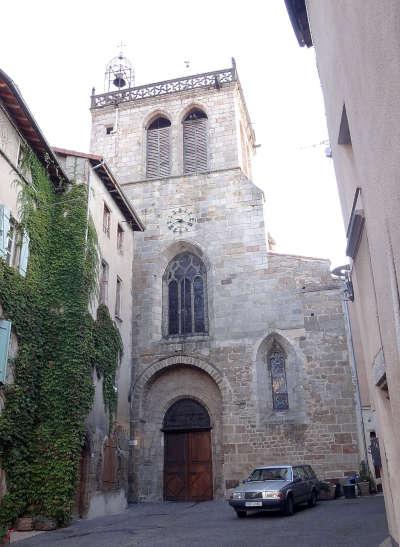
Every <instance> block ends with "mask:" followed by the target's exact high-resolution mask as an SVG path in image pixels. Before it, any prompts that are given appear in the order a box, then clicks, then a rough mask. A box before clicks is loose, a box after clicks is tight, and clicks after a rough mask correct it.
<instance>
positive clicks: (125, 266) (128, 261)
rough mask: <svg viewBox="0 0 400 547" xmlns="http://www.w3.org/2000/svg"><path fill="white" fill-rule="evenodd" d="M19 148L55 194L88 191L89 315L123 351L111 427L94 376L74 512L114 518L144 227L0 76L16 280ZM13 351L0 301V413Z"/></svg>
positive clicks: (120, 489)
mask: <svg viewBox="0 0 400 547" xmlns="http://www.w3.org/2000/svg"><path fill="white" fill-rule="evenodd" d="M26 150H29V151H31V152H32V153H33V154H35V156H36V157H37V158H38V159H39V161H40V162H41V163H42V165H43V166H44V167H45V169H46V172H47V174H48V176H49V178H50V180H51V182H52V183H53V185H54V188H55V189H56V190H57V191H59V190H60V191H64V189H65V188H67V187H68V185H70V184H74V183H77V184H82V183H83V184H87V186H88V204H87V209H88V219H89V218H90V219H91V222H93V225H94V228H95V230H96V233H97V239H98V252H99V259H100V267H99V289H98V291H97V292H96V294H95V295H94V296H93V298H92V301H91V304H90V312H91V313H92V315H93V317H95V316H96V310H97V308H98V305H99V304H105V305H106V306H107V307H108V309H109V312H110V315H111V317H112V318H113V319H114V321H115V324H116V325H117V327H118V329H119V332H120V334H121V339H122V343H123V352H122V355H121V359H120V363H119V366H118V369H117V375H116V385H115V390H116V392H117V394H118V403H117V405H118V406H117V410H116V413H115V416H113V420H112V423H111V424H110V416H109V415H108V414H107V412H106V410H105V406H104V401H103V392H102V382H103V379H102V377H101V376H98V374H97V373H96V372H95V371H93V382H94V385H95V400H94V403H93V408H92V411H91V413H90V415H89V416H88V418H87V421H86V435H85V442H84V446H83V449H82V455H81V462H80V482H79V485H77V496H76V512H77V513H78V514H79V515H80V516H97V515H100V514H105V513H110V512H118V511H121V510H122V509H124V508H125V507H126V504H127V493H128V487H127V485H128V459H129V451H130V447H129V439H130V437H131V433H130V405H129V401H128V396H129V391H130V385H131V360H132V336H131V329H132V261H133V249H134V242H133V236H134V232H135V231H142V230H143V229H144V226H143V223H142V222H141V220H140V218H139V217H138V215H137V214H136V212H135V210H134V208H133V206H132V204H131V202H129V201H128V200H127V198H126V197H125V195H124V193H123V192H122V190H121V188H120V186H119V184H118V182H117V181H116V179H115V178H114V176H113V174H112V173H111V171H110V170H109V168H108V166H107V164H106V162H105V161H104V159H103V158H102V157H99V156H96V155H92V154H82V153H77V152H74V151H69V150H64V149H52V148H51V147H50V146H49V145H48V143H47V142H46V140H45V138H44V136H43V134H42V132H41V130H40V129H39V127H38V125H37V124H36V122H35V120H34V118H33V116H32V115H31V114H30V112H29V110H28V107H27V105H26V103H25V102H24V100H23V98H22V96H21V94H20V93H19V91H18V89H17V87H16V85H15V84H14V83H13V82H12V80H11V79H10V78H9V77H8V76H7V75H6V74H5V73H4V72H2V71H1V70H0V256H1V258H2V259H3V260H4V261H5V262H6V263H7V264H8V265H9V266H12V267H14V268H15V269H16V270H17V271H18V272H19V274H20V275H21V276H25V275H26V273H27V267H28V264H29V234H28V233H27V232H26V231H25V230H23V229H22V228H21V226H20V206H19V198H18V195H19V191H20V189H21V186H22V185H24V184H27V185H29V184H31V179H30V174H29V170H26V169H25V168H24V167H23V159H24V158H23V156H24V151H26ZM82 252H84V249H82ZM17 353H18V338H17V335H16V332H15V331H14V328H13V325H12V322H11V321H9V320H8V319H7V318H6V317H4V315H3V311H2V308H1V302H0V405H1V406H0V411H1V409H2V408H3V406H4V403H5V399H4V390H3V387H4V386H5V385H7V384H12V383H13V381H14V358H15V356H16V355H17ZM6 489H7V477H6V476H5V473H4V472H3V471H2V470H1V469H0V499H1V498H2V496H3V495H4V493H5V492H6Z"/></svg>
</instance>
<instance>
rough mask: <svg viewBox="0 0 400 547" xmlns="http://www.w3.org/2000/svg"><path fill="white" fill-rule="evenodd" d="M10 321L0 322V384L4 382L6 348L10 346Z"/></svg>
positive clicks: (3, 320) (6, 359) (6, 358)
mask: <svg viewBox="0 0 400 547" xmlns="http://www.w3.org/2000/svg"><path fill="white" fill-rule="evenodd" d="M10 333H11V321H7V320H6V319H1V320H0V382H2V383H3V384H4V383H5V382H6V376H7V361H8V347H9V345H10Z"/></svg>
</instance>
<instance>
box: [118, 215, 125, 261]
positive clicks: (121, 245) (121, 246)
mask: <svg viewBox="0 0 400 547" xmlns="http://www.w3.org/2000/svg"><path fill="white" fill-rule="evenodd" d="M117 250H118V251H119V252H120V253H121V254H122V252H123V250H124V230H123V229H122V226H121V224H119V223H118V226H117Z"/></svg>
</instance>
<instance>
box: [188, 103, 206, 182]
mask: <svg viewBox="0 0 400 547" xmlns="http://www.w3.org/2000/svg"><path fill="white" fill-rule="evenodd" d="M207 148H208V147H207V116H206V114H205V113H204V112H203V111H202V110H200V109H198V108H194V109H193V110H191V111H190V112H189V114H188V115H187V116H186V118H185V119H184V120H183V171H184V173H185V174H190V173H201V172H204V171H207V169H208V150H207Z"/></svg>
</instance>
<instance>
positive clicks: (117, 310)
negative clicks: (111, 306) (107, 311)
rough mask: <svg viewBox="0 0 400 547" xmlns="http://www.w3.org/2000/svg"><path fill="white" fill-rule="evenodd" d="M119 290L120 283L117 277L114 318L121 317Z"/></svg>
mask: <svg viewBox="0 0 400 547" xmlns="http://www.w3.org/2000/svg"><path fill="white" fill-rule="evenodd" d="M121 288H122V281H121V279H120V278H119V277H117V286H116V291H115V317H118V318H120V317H121Z"/></svg>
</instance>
